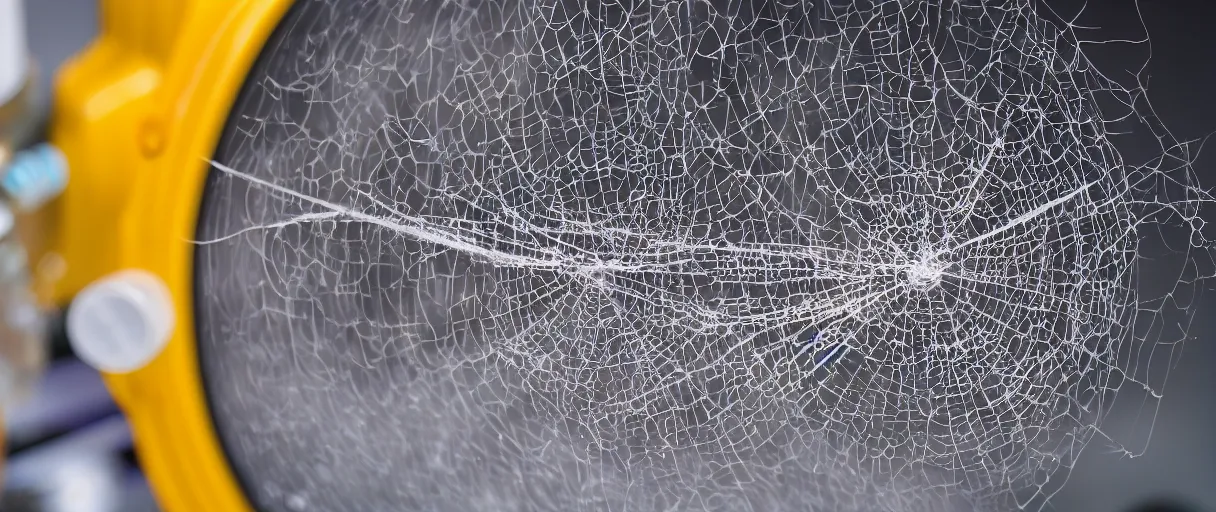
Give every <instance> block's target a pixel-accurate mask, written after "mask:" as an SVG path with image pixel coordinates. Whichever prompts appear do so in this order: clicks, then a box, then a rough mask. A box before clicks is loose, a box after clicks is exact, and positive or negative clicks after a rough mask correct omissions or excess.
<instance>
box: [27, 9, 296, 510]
mask: <svg viewBox="0 0 1216 512" xmlns="http://www.w3.org/2000/svg"><path fill="white" fill-rule="evenodd" d="M290 3H291V1H290V0H173V1H165V0H101V1H100V7H101V9H100V14H101V22H102V25H101V32H100V35H99V37H98V38H97V39H96V40H95V41H94V42H93V43H92V44H91V45H90V46H89V47H88V48H87V49H86V50H84V51H83V52H82V53H81V54H80V55H78V56H77V57H76V58H75V59H73V60H72V61H71V62H69V63H68V64H67V65H66V66H65V67H64V68H62V69H61V70H60V71H59V74H58V76H57V80H56V85H55V98H54V108H55V111H54V113H53V120H52V123H53V124H52V134H51V139H52V142H53V143H55V144H56V145H58V146H59V147H60V148H61V149H62V150H63V151H64V153H65V154H66V155H67V159H68V162H69V164H70V167H71V182H70V184H69V186H68V188H67V190H66V191H65V193H64V195H63V196H62V198H61V199H60V200H59V201H57V202H56V203H55V204H54V205H52V207H51V209H50V210H49V211H47V212H46V216H47V220H48V222H50V223H51V226H53V227H54V228H55V229H53V230H52V232H51V234H50V240H49V241H48V246H47V248H46V251H47V252H46V253H45V254H43V255H42V256H43V257H42V258H41V261H42V264H39V265H38V266H37V271H38V272H39V273H41V274H42V275H41V279H42V281H44V282H47V283H50V284H49V286H48V287H47V288H46V289H45V290H44V291H43V294H44V299H45V300H46V301H48V302H52V303H58V304H64V303H66V302H67V301H68V300H70V298H71V297H72V295H73V294H75V293H76V292H77V291H79V290H80V289H81V288H83V287H84V286H85V285H87V284H89V283H90V282H92V281H93V280H95V279H98V278H100V277H103V276H105V275H107V274H109V273H111V272H114V271H117V270H121V269H129V268H138V269H143V270H147V271H150V272H153V273H155V274H157V275H159V276H160V277H161V278H162V279H163V280H164V282H165V283H166V284H167V285H168V287H169V289H170V290H171V293H172V295H173V297H174V310H175V313H176V315H177V319H178V320H177V324H176V325H175V327H174V331H173V337H172V339H171V341H170V342H169V344H168V347H167V348H166V349H165V350H164V352H163V353H162V354H161V355H160V356H159V357H158V358H157V359H156V360H154V361H153V362H152V363H151V364H149V365H148V366H147V367H145V368H143V369H141V370H138V371H136V372H133V373H129V374H124V375H106V376H105V378H106V383H107V385H108V386H109V388H110V390H111V392H112V393H113V394H114V396H115V399H116V400H117V401H118V403H119V405H120V406H121V407H122V409H123V411H124V412H125V414H126V416H127V418H128V419H129V420H130V423H131V426H132V429H133V431H134V436H135V443H136V447H137V449H138V453H139V457H140V461H141V463H142V464H143V466H144V469H145V471H146V473H147V476H148V479H149V481H150V484H151V486H152V488H153V491H154V493H155V494H156V496H157V499H158V501H159V502H160V505H161V507H162V508H163V509H164V510H169V511H173V512H188V511H191V510H200V511H201V510H206V511H224V512H241V511H248V510H251V508H250V506H249V504H248V502H247V500H246V499H245V497H244V495H243V493H242V491H241V488H240V486H239V484H238V482H237V480H236V478H235V476H234V475H233V473H232V470H231V468H230V466H229V465H228V462H227V460H226V459H225V456H224V453H223V450H222V448H221V445H220V442H219V439H218V437H217V435H216V433H215V431H214V427H213V425H212V422H211V419H210V416H209V413H208V409H207V401H206V397H205V395H204V389H203V385H202V381H201V376H200V369H199V362H198V357H197V352H196V349H195V338H194V336H195V329H194V318H193V314H194V304H193V302H194V300H193V299H194V297H193V294H194V290H193V283H194V280H193V274H194V272H193V261H192V260H193V255H194V245H193V244H192V239H193V238H194V236H195V226H196V223H197V221H198V210H199V205H200V200H201V194H202V191H203V185H204V180H205V178H206V175H207V172H208V168H209V165H208V159H209V158H211V155H212V154H213V152H214V150H215V147H216V144H217V143H218V140H219V137H220V134H221V131H222V130H223V128H224V125H225V122H226V121H227V118H228V114H229V110H230V109H231V107H232V105H233V103H234V101H235V100H236V97H237V95H238V93H239V91H240V89H241V87H242V85H243V84H244V81H245V76H246V74H247V73H248V72H249V69H250V67H251V66H252V65H253V63H254V61H255V60H256V58H257V56H258V55H259V53H260V52H261V50H262V47H263V45H264V44H265V43H266V40H267V39H268V38H269V36H270V34H271V33H272V31H273V30H274V28H275V27H276V25H277V24H278V23H279V21H280V20H281V19H282V17H283V15H284V13H285V11H286V10H287V8H288V6H289V5H290ZM34 261H39V260H37V259H35V260H34ZM48 262H51V263H48ZM52 263H54V264H52Z"/></svg>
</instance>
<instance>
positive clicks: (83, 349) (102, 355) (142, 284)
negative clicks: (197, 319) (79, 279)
mask: <svg viewBox="0 0 1216 512" xmlns="http://www.w3.org/2000/svg"><path fill="white" fill-rule="evenodd" d="M67 330H68V339H69V340H70V341H71V343H72V348H73V349H74V350H75V351H76V355H77V356H78V357H80V359H81V360H83V361H84V362H85V363H88V364H89V365H90V366H92V367H94V368H96V369H97V370H99V371H102V372H106V373H128V372H132V371H135V370H138V369H140V368H143V367H144V365H146V364H148V363H149V362H151V361H152V360H153V359H155V358H156V356H157V355H159V354H160V352H161V350H162V349H164V348H165V345H166V344H167V343H168V342H169V335H170V333H172V331H173V302H172V299H171V298H170V296H169V289H168V288H167V287H166V286H165V284H164V282H162V281H161V280H160V278H159V277H157V276H156V275H154V274H152V273H150V272H146V271H142V270H124V271H121V272H117V273H114V274H111V275H110V276H107V277H105V278H104V279H101V280H98V281H95V282H93V284H90V285H89V286H87V287H85V289H84V290H81V292H80V293H79V294H77V295H76V298H75V299H73V300H72V305H71V307H70V308H68V315H67Z"/></svg>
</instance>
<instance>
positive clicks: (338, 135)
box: [196, 0, 1211, 512]
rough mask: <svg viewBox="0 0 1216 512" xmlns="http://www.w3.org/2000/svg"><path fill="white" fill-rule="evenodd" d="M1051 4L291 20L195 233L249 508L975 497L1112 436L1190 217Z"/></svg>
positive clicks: (535, 10) (1148, 399) (963, 501)
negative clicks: (1130, 157)
mask: <svg viewBox="0 0 1216 512" xmlns="http://www.w3.org/2000/svg"><path fill="white" fill-rule="evenodd" d="M1069 21H1070V20H1068V19H1058V18H1054V17H1052V13H1051V12H1050V11H1049V10H1046V9H1042V8H1041V6H1040V5H1038V4H1032V3H1031V2H1029V1H1002V2H980V1H978V0H976V1H951V2H937V1H902V2H894V1H892V2H877V1H830V2H800V1H793V0H791V1H784V2H782V1H767V2H766V1H757V2H738V1H730V2H727V1H721V2H718V1H709V2H706V1H697V2H643V1H623V2H607V1H604V2H597V1H592V2H587V1H583V0H535V1H481V2H410V1H404V2H402V1H388V0H385V1H346V0H301V1H300V2H298V3H297V5H296V7H295V10H294V11H293V14H292V15H291V17H290V18H289V19H287V20H286V21H285V22H284V23H283V28H282V30H281V31H280V33H279V35H278V36H276V39H275V41H274V42H273V43H272V44H271V45H270V46H269V47H268V48H267V52H268V54H267V55H266V56H265V58H264V59H263V60H262V61H261V63H260V64H259V66H258V67H257V68H256V69H255V70H254V73H253V75H251V77H250V78H249V82H248V85H247V88H246V90H245V93H244V95H243V98H242V99H241V101H240V102H239V103H238V105H237V106H236V108H235V110H234V112H233V113H232V116H231V119H232V122H231V125H230V126H229V128H228V130H227V133H226V134H225V135H224V138H223V142H222V145H221V148H220V150H219V151H218V152H217V155H216V157H215V160H216V163H215V166H214V167H215V172H214V173H213V175H212V176H211V177H210V179H209V183H208V189H207V193H206V197H207V199H206V203H205V205H204V206H203V210H202V212H201V217H200V233H199V242H200V245H199V249H198V257H197V260H196V261H197V272H198V275H197V285H198V295H197V305H198V318H199V347H200V354H201V358H202V363H203V369H204V376H205V379H206V383H207V389H208V394H209V400H210V402H209V403H210V404H211V405H212V411H213V414H214V416H215V421H216V425H217V428H218V431H219V433H220V435H221V437H222V439H223V441H224V444H225V447H226V448H227V449H228V457H229V460H231V461H232V463H233V466H234V467H235V468H236V470H237V472H238V473H239V475H240V476H241V477H242V479H243V480H244V482H245V484H246V485H245V488H246V489H248V491H249V493H250V496H251V500H252V501H253V502H254V503H255V505H256V506H257V507H258V508H259V509H260V510H267V511H289V510H295V509H297V508H300V504H306V505H307V507H308V508H309V509H313V510H327V511H329V510H335V511H345V510H453V511H457V510H458V511H465V510H527V511H563V512H564V511H571V510H578V511H619V510H645V511H651V510H680V511H683V510H715V511H728V512H734V511H750V510H756V511H761V510H763V511H782V510H797V511H805V510H814V511H832V512H848V511H867V512H868V511H900V512H904V511H921V510H923V511H934V512H941V511H954V510H958V511H969V512H970V511H976V510H1009V509H1013V508H1018V507H1030V508H1034V507H1038V506H1042V504H1043V502H1044V501H1045V500H1046V499H1047V498H1048V497H1049V496H1050V495H1051V494H1052V492H1054V489H1055V487H1054V485H1056V483H1057V482H1059V480H1052V477H1053V476H1057V477H1058V476H1067V472H1068V470H1069V469H1070V468H1071V467H1072V466H1073V464H1074V462H1075V461H1076V458H1077V456H1078V455H1079V454H1080V453H1081V451H1082V450H1083V449H1084V448H1085V447H1086V446H1087V445H1089V444H1090V443H1091V442H1095V441H1096V442H1097V443H1098V444H1100V445H1101V446H1100V448H1099V449H1110V450H1114V451H1118V452H1119V453H1126V454H1129V455H1135V454H1138V453H1140V451H1141V450H1142V447H1143V446H1144V442H1145V441H1144V439H1145V438H1143V437H1140V436H1138V435H1137V434H1138V433H1129V432H1115V431H1112V430H1110V429H1108V428H1106V426H1105V425H1104V423H1103V418H1104V416H1105V415H1106V414H1107V412H1108V411H1109V410H1110V408H1111V407H1112V406H1113V404H1114V403H1115V402H1116V401H1117V400H1127V401H1129V402H1131V403H1134V404H1136V405H1137V406H1138V407H1141V408H1142V409H1141V411H1143V414H1142V417H1144V418H1145V421H1146V423H1148V424H1151V421H1152V416H1153V411H1154V410H1155V407H1156V405H1157V403H1158V402H1159V400H1160V397H1161V393H1162V392H1163V389H1164V386H1165V380H1166V376H1167V374H1168V371H1167V368H1168V362H1169V358H1170V357H1171V356H1172V355H1173V354H1175V352H1174V349H1175V348H1176V347H1177V346H1178V343H1180V342H1181V341H1182V340H1183V339H1184V338H1185V336H1186V332H1185V331H1186V325H1187V322H1189V319H1190V315H1191V314H1192V313H1191V312H1190V311H1188V310H1187V308H1188V306H1189V305H1190V300H1191V299H1192V297H1193V296H1194V293H1195V291H1196V289H1197V286H1199V285H1202V284H1203V283H1204V282H1205V281H1204V280H1205V279H1206V278H1207V277H1208V276H1210V275H1211V268H1210V266H1209V265H1207V263H1208V262H1207V261H1206V259H1207V258H1208V254H1209V253H1208V252H1207V251H1208V250H1209V249H1210V243H1209V241H1208V239H1206V238H1205V237H1204V233H1203V232H1202V230H1201V227H1202V222H1201V221H1199V220H1198V216H1197V212H1198V210H1199V209H1200V208H1201V207H1204V206H1206V205H1209V204H1210V203H1211V197H1210V196H1209V195H1208V194H1207V193H1206V192H1205V191H1203V190H1199V189H1198V188H1196V187H1195V186H1194V182H1193V179H1192V178H1193V176H1192V174H1191V169H1190V167H1189V163H1190V161H1191V155H1190V154H1189V149H1190V148H1189V147H1188V146H1187V145H1185V144H1178V143H1176V141H1175V140H1174V138H1173V137H1172V136H1171V135H1170V133H1169V132H1168V131H1166V130H1165V129H1164V128H1162V127H1161V126H1160V125H1159V124H1157V122H1156V121H1155V120H1154V119H1153V117H1152V111H1151V108H1149V106H1148V105H1147V104H1146V103H1144V101H1145V96H1144V95H1143V94H1142V92H1143V91H1141V90H1140V88H1139V85H1138V83H1137V82H1136V81H1135V80H1128V81H1126V83H1121V82H1120V81H1116V80H1114V79H1112V78H1110V77H1109V76H1107V75H1105V74H1103V72H1102V70H1099V69H1097V68H1095V67H1094V66H1093V64H1092V63H1091V62H1089V60H1087V58H1086V56H1085V54H1084V52H1083V49H1084V48H1085V46H1084V45H1083V44H1082V42H1081V41H1080V39H1081V37H1082V36H1079V35H1078V33H1077V32H1076V31H1075V30H1074V29H1075V27H1073V26H1072V25H1069ZM1120 133H1138V134H1140V135H1142V136H1143V139H1142V140H1138V141H1136V143H1137V144H1140V143H1142V142H1143V141H1147V143H1148V144H1153V145H1155V146H1154V151H1157V152H1158V155H1159V156H1162V157H1161V158H1158V159H1155V160H1151V161H1148V162H1142V161H1135V162H1131V161H1127V160H1125V158H1124V153H1123V151H1122V149H1123V146H1122V145H1121V144H1122V143H1123V141H1125V140H1127V139H1126V138H1124V137H1123V136H1121V135H1119V134H1120ZM1165 240H1168V241H1169V243H1168V244H1163V243H1161V242H1162V241H1165ZM1148 264H1151V265H1168V266H1167V267H1166V268H1167V269H1168V270H1169V271H1171V272H1172V273H1173V274H1172V275H1171V277H1170V278H1167V279H1156V280H1154V281H1153V282H1142V281H1141V279H1140V278H1141V268H1142V266H1143V265H1148ZM1146 430H1147V429H1146Z"/></svg>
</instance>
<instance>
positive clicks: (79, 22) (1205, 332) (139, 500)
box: [0, 0, 1216, 512]
mask: <svg viewBox="0 0 1216 512" xmlns="http://www.w3.org/2000/svg"><path fill="white" fill-rule="evenodd" d="M1051 5H1052V7H1053V8H1055V9H1058V10H1060V12H1064V13H1068V12H1078V10H1079V9H1080V7H1081V5H1082V4H1081V2H1077V1H1064V2H1057V1H1052V2H1051ZM1202 5H1203V4H1202V3H1200V2H1198V1H1195V2H1182V1H1151V2H1141V3H1140V5H1137V4H1136V3H1135V2H1132V1H1102V2H1090V3H1089V5H1088V7H1086V8H1085V10H1084V13H1083V15H1082V16H1081V17H1080V18H1079V19H1078V21H1077V23H1079V24H1082V25H1086V26H1093V27H1100V30H1095V31H1094V32H1093V39H1094V40H1110V39H1114V38H1132V39H1134V38H1136V35H1137V34H1139V35H1143V30H1142V28H1141V27H1142V26H1143V27H1146V28H1147V31H1148V36H1149V37H1150V38H1151V45H1129V44H1104V45H1093V46H1091V47H1090V48H1089V49H1088V54H1089V56H1090V57H1091V59H1093V60H1095V61H1097V62H1098V63H1099V64H1100V65H1102V66H1104V68H1103V69H1113V70H1115V71H1114V72H1116V73H1117V72H1118V70H1121V69H1123V70H1125V69H1127V68H1128V66H1132V68H1131V69H1130V71H1135V69H1136V68H1138V67H1139V64H1140V63H1141V62H1143V61H1144V59H1145V58H1146V57H1148V56H1149V52H1151V59H1150V60H1149V61H1148V62H1149V64H1148V68H1147V69H1146V72H1145V73H1144V75H1143V76H1144V77H1145V78H1146V79H1147V89H1148V94H1149V98H1150V100H1151V101H1152V102H1153V104H1154V106H1155V107H1156V110H1157V114H1158V115H1159V116H1160V117H1161V118H1162V120H1163V121H1164V123H1165V124H1166V126H1168V127H1170V129H1171V130H1173V132H1174V134H1175V135H1176V136H1177V138H1179V139H1181V140H1191V139H1202V138H1205V137H1207V136H1209V135H1210V134H1212V133H1214V132H1216V100H1214V99H1213V98H1212V94H1213V92H1212V91H1213V90H1216V89H1214V86H1216V59H1214V58H1213V53H1214V52H1216V43H1214V41H1216V37H1213V30H1212V28H1211V22H1210V18H1208V17H1207V16H1205V15H1204V10H1203V9H1202V8H1201V6H1202ZM26 16H27V18H28V20H27V27H28V32H29V39H30V47H31V49H32V51H33V53H34V56H35V57H36V60H37V62H38V65H39V67H40V73H41V75H40V77H39V80H40V81H41V83H40V87H39V89H38V90H39V93H40V96H39V101H40V102H42V103H43V104H45V103H46V102H47V101H48V99H49V97H50V88H51V82H52V79H53V73H54V70H55V69H56V68H57V67H58V66H59V65H60V64H61V63H62V62H63V61H64V60H65V59H67V58H69V57H70V56H71V55H72V54H74V53H75V52H77V51H78V50H80V49H81V48H82V47H83V46H84V45H86V44H87V43H88V42H89V40H90V39H91V38H92V36H93V34H94V33H95V32H96V23H97V11H96V5H95V3H94V0H31V1H27V2H26ZM1155 149H1156V148H1155V147H1153V146H1151V145H1146V146H1144V147H1129V148H1125V149H1124V156H1125V157H1127V159H1128V160H1129V161H1143V160H1147V159H1149V158H1150V157H1151V156H1152V152H1153V151H1154V150H1155ZM1213 165H1216V156H1213V155H1212V148H1208V150H1207V151H1206V152H1201V153H1200V155H1199V158H1198V160H1197V162H1196V168H1195V169H1196V172H1197V173H1198V174H1199V176H1200V178H1201V180H1203V182H1204V186H1205V187H1207V188H1209V189H1211V188H1213V187H1216V172H1213V171H1212V169H1211V168H1212V167H1213ZM1213 220H1216V219H1213ZM1163 275H1164V274H1163ZM1213 300H1216V296H1213V295H1212V294H1211V293H1208V294H1207V295H1206V296H1205V297H1203V298H1202V299H1201V300H1200V301H1199V302H1198V303H1197V305H1198V307H1199V308H1200V310H1199V311H1196V312H1195V313H1196V315H1195V317H1196V320H1195V324H1194V327H1193V330H1192V332H1191V333H1192V336H1193V339H1192V340H1191V341H1190V342H1188V343H1187V344H1186V346H1185V348H1184V349H1183V353H1182V356H1181V357H1180V358H1179V359H1178V361H1177V365H1176V367H1175V368H1174V370H1173V371H1172V373H1171V377H1170V380H1169V384H1168V386H1167V388H1166V396H1165V399H1164V401H1163V405H1162V407H1161V411H1160V413H1159V416H1158V420H1157V422H1156V426H1155V429H1154V432H1153V437H1152V442H1151V444H1150V446H1149V449H1148V451H1147V453H1146V454H1145V455H1144V456H1142V457H1138V458H1135V459H1127V458H1122V457H1119V456H1117V455H1114V454H1111V453H1106V452H1104V451H1102V450H1101V447H1096V448H1095V449H1090V450H1088V451H1087V452H1086V453H1085V454H1084V456H1083V457H1082V458H1081V461H1080V463H1079V464H1078V466H1077V467H1076V468H1075V470H1073V471H1072V472H1071V473H1070V474H1068V475H1061V478H1067V483H1065V484H1064V486H1063V489H1062V491H1061V492H1060V493H1059V494H1058V495H1057V496H1056V498H1055V499H1054V500H1053V502H1052V505H1051V507H1052V508H1051V510H1060V511H1129V512H1131V511H1145V512H1147V511H1149V510H1161V511H1165V510H1179V511H1183V510H1193V511H1216V435H1213V433H1214V432H1216V408H1213V407H1212V403H1213V401H1214V400H1216V398H1214V397H1216V371H1213V369H1214V368H1216V345H1213V343H1211V340H1212V338H1213V337H1216V323H1214V322H1213V315H1212V314H1211V313H1210V312H1216V303H1214V302H1213ZM54 331H55V332H56V335H55V336H54V339H53V340H52V345H53V349H52V353H53V356H54V358H53V361H52V362H51V364H50V366H49V369H48V372H47V373H46V375H45V376H44V378H43V379H42V382H41V384H40V386H39V388H38V390H37V393H36V396H35V397H34V398H33V399H32V400H31V401H30V402H29V403H28V404H27V405H26V406H24V407H22V408H20V409H17V410H14V411H12V412H11V413H10V414H9V415H8V416H7V417H6V418H5V423H6V426H7V431H6V433H7V435H8V440H7V445H8V463H7V466H8V467H7V471H6V473H7V475H6V480H5V488H4V493H3V497H2V498H0V511H2V512H25V511H46V512H52V511H53V512H86V511H87V512H107V511H122V512H141V511H154V510H156V506H155V502H154V500H153V499H152V496H151V493H150V492H149V490H148V488H147V485H146V483H145V482H144V480H143V479H142V477H141V476H140V473H139V471H138V464H137V456H136V454H134V453H133V452H132V449H131V436H130V432H129V431H128V429H127V426H126V424H125V423H124V421H123V420H122V417H121V416H120V415H119V411H118V410H117V408H116V406H115V405H114V403H113V402H112V401H111V400H110V398H109V397H108V396H107V395H106V393H105V391H104V388H103V387H102V384H101V381H100V378H99V376H98V375H97V373H96V372H95V371H93V370H92V369H91V368H89V367H88V366H85V365H84V364H83V363H80V362H79V361H78V360H76V359H75V358H74V357H73V355H72V353H71V350H70V348H69V347H68V345H67V342H66V339H65V338H64V335H63V334H62V328H57V329H55V330H54ZM1140 414H1143V413H1142V412H1140V411H1136V410H1128V411H1119V410H1117V411H1115V412H1114V413H1113V414H1112V416H1111V419H1110V421H1111V422H1114V423H1116V424H1117V423H1119V422H1124V421H1126V422H1132V421H1135V420H1136V416H1137V415H1140Z"/></svg>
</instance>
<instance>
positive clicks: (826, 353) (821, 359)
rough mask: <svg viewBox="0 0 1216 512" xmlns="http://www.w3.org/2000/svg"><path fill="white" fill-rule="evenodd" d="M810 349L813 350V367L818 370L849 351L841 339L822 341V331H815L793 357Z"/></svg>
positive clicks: (800, 355)
mask: <svg viewBox="0 0 1216 512" xmlns="http://www.w3.org/2000/svg"><path fill="white" fill-rule="evenodd" d="M825 345H827V346H825ZM810 351H814V361H815V367H814V368H813V369H814V370H818V369H820V368H822V367H825V366H830V365H831V364H832V363H834V362H836V360H837V359H839V358H840V357H841V356H843V355H844V354H845V352H848V351H849V346H848V345H845V343H844V342H843V341H838V342H836V343H832V344H827V343H824V341H823V331H819V332H816V333H815V335H814V336H812V337H811V339H809V340H807V342H806V343H805V344H804V345H803V346H802V350H799V351H798V353H797V354H795V355H794V359H797V358H799V357H802V355H803V354H805V353H807V352H810Z"/></svg>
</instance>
